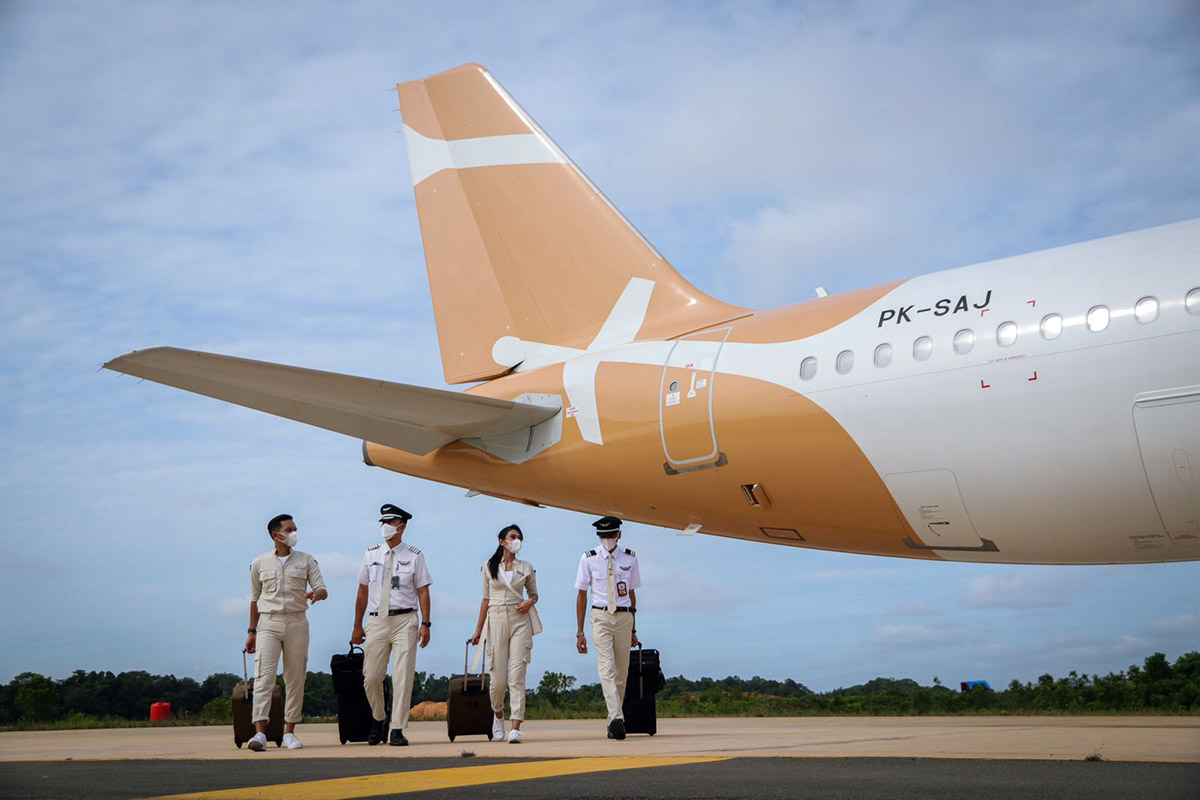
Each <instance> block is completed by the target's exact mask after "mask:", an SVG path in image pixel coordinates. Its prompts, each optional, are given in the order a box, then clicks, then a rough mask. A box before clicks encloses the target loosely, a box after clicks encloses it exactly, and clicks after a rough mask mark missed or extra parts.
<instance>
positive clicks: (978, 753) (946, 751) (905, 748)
mask: <svg viewBox="0 0 1200 800" xmlns="http://www.w3.org/2000/svg"><path fill="white" fill-rule="evenodd" d="M297 733H298V734H299V735H300V738H301V739H302V740H303V742H304V749H302V750H277V749H276V748H275V746H274V745H270V746H268V748H267V751H266V752H265V753H254V752H251V751H250V750H249V749H247V748H242V749H241V750H239V749H237V748H236V747H235V746H234V744H233V733H232V728H230V727H229V726H213V727H161V728H159V727H155V728H118V729H105V730H76V731H17V732H9V733H0V762H5V761H63V760H68V759H70V760H75V761H79V760H85V759H88V760H90V759H258V760H265V759H283V758H287V759H305V758H384V757H386V758H447V757H461V754H462V752H463V751H468V752H474V753H475V754H477V755H478V756H480V757H483V756H487V757H489V758H580V757H593V756H635V755H636V756H684V757H693V756H705V757H739V758H744V757H761V756H795V757H811V758H845V757H857V758H864V757H869V758H987V759H1012V758H1016V759H1056V760H1082V759H1084V758H1087V757H1088V756H1100V757H1101V758H1102V759H1104V760H1105V761H1157V762H1177V763H1200V717H1165V716H1164V717H1155V716H1142V717H1115V716H1114V717H771V718H761V717H758V718H715V719H714V718H704V719H697V718H687V719H660V720H659V721H658V734H657V735H656V736H652V737H651V736H645V735H634V734H631V735H630V736H629V737H628V738H627V739H625V740H624V741H613V740H610V739H607V738H605V729H604V721H603V720H547V721H536V720H535V721H530V722H527V723H526V724H525V726H524V729H523V733H524V734H525V741H524V742H523V743H522V744H519V745H513V744H508V743H506V742H490V741H488V740H487V737H484V736H459V737H458V738H457V739H456V740H455V741H454V742H450V741H449V740H448V739H447V737H446V724H445V723H444V722H413V723H410V725H409V727H408V729H407V731H406V733H407V736H408V739H409V741H410V742H411V743H412V744H411V746H409V747H388V746H379V747H368V746H367V745H366V744H363V743H358V744H355V743H350V744H346V745H342V744H340V743H339V742H338V738H337V726H336V725H333V724H321V725H301V726H300V727H299V728H298V730H297ZM1197 794H1198V796H1200V792H1198V793H1197Z"/></svg>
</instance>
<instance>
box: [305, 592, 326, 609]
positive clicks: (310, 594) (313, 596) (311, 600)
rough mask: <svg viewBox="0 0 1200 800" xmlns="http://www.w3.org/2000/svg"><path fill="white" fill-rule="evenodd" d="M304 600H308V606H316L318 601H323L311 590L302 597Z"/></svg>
mask: <svg viewBox="0 0 1200 800" xmlns="http://www.w3.org/2000/svg"><path fill="white" fill-rule="evenodd" d="M304 598H305V599H306V600H308V604H309V605H310V606H311V605H316V602H317V601H318V600H324V599H325V598H324V597H317V592H316V590H313V591H311V592H308V593H307V594H305V595H304Z"/></svg>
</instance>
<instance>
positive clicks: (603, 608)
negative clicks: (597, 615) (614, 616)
mask: <svg viewBox="0 0 1200 800" xmlns="http://www.w3.org/2000/svg"><path fill="white" fill-rule="evenodd" d="M592 608H594V609H596V610H597V611H608V606H592ZM615 610H616V613H618V614H620V613H621V612H622V611H628V612H629V613H631V614H636V613H637V609H636V608H628V607H626V606H617V607H616V609H615Z"/></svg>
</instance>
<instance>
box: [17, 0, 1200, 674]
mask: <svg viewBox="0 0 1200 800" xmlns="http://www.w3.org/2000/svg"><path fill="white" fill-rule="evenodd" d="M472 61H474V62H479V63H482V64H484V65H486V66H487V67H488V68H489V69H490V70H491V71H492V72H493V74H494V75H495V76H496V77H497V78H498V79H499V80H500V81H501V83H503V84H504V85H505V87H506V88H507V89H508V90H509V92H510V93H511V94H512V95H513V96H514V97H515V98H516V99H517V100H518V101H519V102H520V103H521V104H522V105H523V106H524V108H525V109H526V110H527V111H528V112H529V113H530V114H531V115H532V116H533V117H534V118H535V119H537V120H538V122H539V124H540V125H541V126H542V127H543V128H544V129H545V130H546V131H547V132H548V133H549V134H550V135H551V136H552V137H553V138H554V139H555V140H556V141H557V142H558V144H559V145H560V146H561V147H562V148H563V149H564V150H565V151H566V152H567V153H568V154H570V155H571V157H572V158H573V159H574V160H575V162H576V163H577V164H579V166H580V167H581V168H582V169H583V170H584V171H586V172H587V173H588V174H589V176H590V177H591V178H592V179H593V181H595V183H596V184H597V185H598V186H600V187H601V188H602V189H603V190H604V191H605V193H606V194H607V195H608V196H609V198H610V199H611V200H612V201H613V202H614V203H615V204H616V205H617V206H618V207H619V208H621V210H622V211H623V212H624V213H625V215H626V216H627V217H629V218H630V219H631V220H632V221H633V222H634V224H636V225H637V226H638V228H639V229H640V230H641V231H642V232H643V233H644V234H645V235H646V237H647V238H648V239H649V240H650V241H651V242H653V243H654V244H655V246H656V247H657V248H658V249H659V250H660V251H661V252H662V253H663V254H664V255H665V256H666V257H667V258H668V259H669V260H670V261H671V262H672V263H673V264H674V265H675V266H676V267H677V268H678V269H679V270H680V272H681V273H682V274H683V275H684V276H685V277H686V278H687V279H688V280H690V281H691V282H693V283H694V284H695V285H697V286H698V287H699V288H700V289H702V290H704V291H705V292H707V293H709V294H712V295H714V296H716V297H719V298H721V299H723V300H726V301H728V302H731V303H735V304H738V305H745V306H751V307H756V308H766V307H771V306H775V305H779V304H781V303H784V302H795V301H799V300H803V299H807V298H809V297H811V296H813V295H812V293H813V288H814V287H816V286H824V287H827V288H828V289H829V290H830V291H831V292H839V291H845V290H849V289H853V288H858V287H862V286H869V285H873V284H875V283H879V282H882V281H889V280H895V279H899V278H904V277H909V276H912V275H917V274H923V273H926V272H931V271H934V270H939V269H945V268H950V267H955V266H961V265H964V264H970V263H975V262H979V261H985V260H988V259H992V258H998V257H1002V256H1006V255H1015V254H1019V253H1024V252H1030V251H1033V250H1038V249H1042V248H1046V247H1052V246H1056V245H1061V244H1068V243H1071V242H1075V241H1082V240H1086V239H1090V238H1095V237H1099V236H1104V235H1109V234H1115V233H1121V232H1125V231H1130V230H1136V229H1139V228H1145V227H1152V226H1155V225H1161V224H1166V223H1170V222H1175V221H1179V220H1184V219H1190V218H1195V217H1200V159H1197V158H1196V145H1195V143H1196V141H1198V140H1200V81H1198V80H1197V75H1198V74H1200V6H1197V5H1196V4H1195V3H1194V2H1170V1H1168V0H1151V2H1145V0H1140V1H1138V2H1118V1H1114V2H1100V3H1096V2H1065V1H1064V2H1056V3H1037V2H980V3H970V4H964V3H923V2H908V3H906V2H880V3H856V2H838V3H794V4H793V3H754V2H733V3H719V2H709V3H703V4H701V3H668V2H664V3H653V4H646V3H633V2H596V3H591V2H571V3H560V4H553V5H551V6H546V5H545V4H543V3H520V2H514V3H504V4H497V3H482V2H481V3H438V4H430V3H406V2H388V3H376V2H356V3H337V4H334V3H308V2H288V3H281V2H261V3H253V4H246V3H226V2H198V3H188V2H171V3H151V2H112V3H105V4H95V3H72V2H57V3H37V2H13V1H12V0H7V1H5V0H0V287H2V289H3V291H0V680H3V681H7V680H9V679H11V677H13V676H15V675H16V674H18V673H21V672H24V671H36V672H41V673H43V674H48V675H52V676H54V677H65V676H66V675H68V674H70V673H71V672H72V671H73V670H76V669H87V670H93V669H94V670H113V671H120V670H131V669H144V670H149V671H151V672H156V673H173V674H176V675H180V676H182V675H190V676H193V677H204V676H206V675H208V674H209V673H212V672H217V671H224V672H238V671H239V670H240V658H239V657H238V654H239V651H240V649H241V647H242V643H243V641H244V637H245V627H246V618H247V610H246V609H247V601H248V594H249V581H248V573H247V566H248V564H249V562H250V561H251V560H252V559H253V558H254V557H255V556H256V555H258V554H259V553H261V552H264V551H265V550H267V549H269V541H268V539H267V535H266V532H265V523H266V521H267V520H268V519H269V518H270V517H272V516H273V515H275V514H277V513H281V512H282V513H290V514H293V515H294V516H295V517H296V519H297V522H298V524H299V533H300V543H299V545H298V546H299V548H300V549H302V550H305V551H307V552H310V553H313V554H315V555H316V556H317V558H318V560H319V561H320V564H321V566H322V569H323V572H324V575H325V579H326V582H327V584H328V586H329V592H330V599H329V600H328V601H327V602H324V603H320V604H318V605H317V606H315V607H314V608H313V609H312V610H311V611H310V612H309V620H310V624H311V630H312V645H311V648H310V660H309V664H310V669H328V659H329V657H330V656H331V655H332V654H334V653H336V652H340V651H344V650H345V648H346V642H347V640H348V638H349V635H350V629H351V624H352V622H353V619H352V617H353V598H354V594H355V590H356V585H355V577H354V576H355V574H356V572H357V568H358V564H359V562H360V559H361V558H362V553H363V551H364V550H365V549H366V548H367V547H368V546H370V545H372V544H375V543H376V542H377V541H378V537H379V532H378V523H377V518H378V513H377V509H378V507H379V506H380V504H381V503H384V502H391V503H396V504H398V505H401V506H403V507H405V508H406V509H408V510H409V511H411V512H413V514H414V517H415V518H414V519H413V521H412V522H411V523H410V524H409V528H408V532H407V533H406V534H405V540H406V541H407V542H409V543H410V544H412V545H414V546H416V547H418V548H421V549H422V551H423V552H424V553H425V554H426V557H427V560H428V564H429V568H430V570H431V572H432V574H433V577H434V585H433V590H432V591H433V614H432V619H433V622H434V627H433V629H432V631H433V637H432V643H431V645H430V646H429V648H428V649H426V650H424V651H422V652H421V653H420V655H419V657H418V660H417V668H418V669H420V670H424V671H431V672H434V673H438V674H447V673H450V672H452V671H460V670H461V664H462V659H463V644H462V643H463V642H464V640H465V639H466V637H467V636H469V635H470V634H471V632H472V631H473V626H474V620H475V615H476V613H477V610H478V606H479V599H480V598H479V584H478V569H479V564H480V563H481V562H482V561H483V560H484V559H485V558H486V557H487V556H488V555H489V554H490V553H491V551H492V549H493V547H494V543H495V533H496V531H498V530H499V528H500V527H502V526H503V525H505V524H507V523H510V522H516V523H518V524H520V525H521V526H522V528H523V529H524V531H525V534H526V542H525V549H524V550H523V551H522V557H523V558H528V559H529V560H531V561H532V562H533V563H534V564H535V566H536V567H537V569H538V577H539V589H540V590H541V593H542V595H541V602H540V604H539V610H540V611H541V614H542V619H543V622H544V623H545V626H546V631H545V633H543V634H542V635H540V636H538V637H537V640H536V641H535V645H534V651H533V662H532V664H531V667H530V684H531V685H536V682H537V681H538V680H539V679H540V676H541V674H542V672H543V671H544V670H553V671H556V672H565V673H568V674H572V675H575V676H576V677H577V678H578V679H579V680H580V682H581V683H589V682H595V680H596V677H595V675H596V673H595V661H594V656H586V657H585V656H580V655H577V654H576V653H575V652H574V630H575V621H574V595H575V590H574V588H573V585H572V584H573V579H574V574H575V568H576V565H577V562H578V558H579V555H580V554H581V552H582V551H583V550H585V549H588V548H590V547H593V546H594V542H595V537H594V536H593V535H592V528H591V527H590V522H591V518H590V517H587V516H584V515H582V514H577V513H572V512H568V511H563V510H556V509H535V508H530V507H526V506H520V505H516V504H512V503H507V502H504V501H501V500H495V499H491V498H487V497H482V496H480V497H474V498H466V497H464V496H463V492H462V490H460V489H457V488H453V487H447V486H442V485H439V484H434V483H429V482H425V481H421V480H418V479H415V478H410V477H407V476H403V475H397V474H394V473H389V472H386V471H383V470H380V469H373V468H369V467H367V466H365V465H364V464H362V462H361V457H360V443H359V442H358V441H356V440H353V439H350V438H347V437H343V436H339V435H337V434H334V433H330V432H327V431H322V430H317V429H314V428H309V427H307V426H304V425H300V424H298V423H293V422H290V421H287V420H283V419H278V418H275V417H271V416H268V415H265V414H260V413H257V412H253V411H249V410H245V409H241V408H237V407H234V406H230V405H227V404H224V403H220V402H217V401H214V400H210V399H207V398H202V397H198V396H196V395H191V394H188V393H186V392H180V391H177V390H174V389H169V388H167V387H163V386H159V385H157V384H153V383H148V382H138V381H136V380H134V379H131V378H128V377H120V376H117V375H116V374H114V373H111V372H108V371H100V370H99V369H98V368H99V366H100V364H102V363H103V362H105V361H107V360H109V359H111V358H113V357H115V356H117V355H119V354H121V353H124V352H127V351H130V350H134V349H140V348H146V347H151V346H156V345H173V346H177V347H185V348H191V349H197V350H205V351H211V352H218V353H226V354H230V355H236V356H242V357H248V358H256V359H263V360H268V361H276V362H281V363H286V364H295V365H299V366H305V367H312V368H316V369H324V370H331V371H336V372H344V373H349V374H355V375H364V376H369V377H375V378H381V379H386V380H392V381H399V382H403V383H411V384H418V385H425V386H434V387H444V386H445V384H444V382H443V376H442V372H441V363H440V359H439V357H438V349H437V338H436V336H437V332H436V329H435V326H434V321H433V314H432V307H431V304H430V299H429V287H428V283H427V280H426V276H425V267H424V258H423V254H422V251H421V242H420V231H419V228H418V224H417V216H416V211H415V205H414V199H413V193H412V188H411V182H410V178H409V172H408V163H407V156H406V154H405V151H404V140H403V136H402V135H400V134H399V131H400V127H401V121H400V117H399V115H398V114H397V113H396V107H397V101H396V95H395V92H394V84H395V83H396V82H397V81H399V80H411V79H414V78H421V77H426V76H428V75H431V74H434V73H437V72H440V71H442V70H445V69H449V68H451V67H454V66H457V65H459V64H462V63H466V62H472ZM623 541H624V543H625V544H626V545H628V546H629V547H631V548H633V549H634V550H636V551H637V553H638V555H639V558H640V561H641V564H642V574H643V580H644V584H645V585H644V586H643V588H642V589H641V590H639V592H638V599H639V608H640V610H641V613H640V614H639V620H638V622H639V633H640V634H641V635H642V638H643V639H644V640H645V642H646V644H647V646H652V647H657V648H658V649H660V650H661V651H662V654H663V655H662V659H663V664H664V668H665V670H666V672H667V673H668V674H671V675H677V674H683V675H686V676H688V677H692V678H695V677H700V676H703V675H707V676H714V677H723V676H726V675H740V676H743V677H750V676H752V675H761V676H763V677H768V678H777V679H783V678H793V679H795V680H797V681H800V682H801V683H804V684H805V685H807V686H809V687H810V688H812V689H814V690H829V689H833V688H836V687H839V686H849V685H852V684H855V683H860V682H863V681H866V680H869V679H871V678H874V677H876V676H893V677H912V678H915V679H917V680H919V681H921V682H922V683H928V682H930V681H932V679H933V678H934V677H935V676H937V677H939V678H940V679H941V680H942V681H943V682H944V683H947V684H951V685H953V684H956V683H957V682H958V681H960V680H967V679H981V678H982V679H987V680H990V681H991V682H992V683H993V685H997V684H1001V685H1004V684H1007V682H1008V681H1009V680H1011V679H1014V678H1016V679H1019V680H1022V681H1026V680H1034V679H1036V678H1037V676H1039V675H1041V674H1043V673H1047V672H1049V673H1052V674H1055V675H1063V674H1065V673H1066V672H1067V671H1068V670H1072V669H1074V670H1079V671H1080V672H1088V673H1095V672H1099V673H1102V674H1103V673H1107V672H1109V671H1113V670H1121V669H1124V668H1126V667H1127V666H1128V665H1129V664H1133V663H1141V661H1142V659H1143V658H1145V656H1147V655H1149V654H1151V653H1153V652H1155V651H1162V652H1164V653H1166V654H1167V655H1168V657H1170V658H1172V659H1174V658H1176V657H1177V656H1178V655H1179V654H1181V653H1183V652H1186V651H1188V650H1195V649H1200V602H1198V601H1200V562H1192V563H1176V564H1159V565H1139V566H1108V567H1033V566H995V565H979V564H953V563H931V562H922V561H910V560H903V559H885V558H876V557H868V556H858V555H849V554H839V553H826V552H819V551H809V550H802V549H790V548H781V547H774V546H771V545H766V544H758V543H743V542H735V541H730V540H724V539H721V538H718V537H711V536H705V535H699V536H692V537H681V536H677V535H676V533H675V532H673V531H667V530H663V529H659V528H654V527H649V526H642V525H628V526H627V527H626V531H625V538H624V540H623Z"/></svg>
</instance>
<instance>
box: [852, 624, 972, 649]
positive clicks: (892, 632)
mask: <svg viewBox="0 0 1200 800" xmlns="http://www.w3.org/2000/svg"><path fill="white" fill-rule="evenodd" d="M961 641H962V637H961V635H960V634H959V633H958V631H957V630H955V629H953V628H946V627H934V626H932V625H881V626H880V627H878V628H876V629H875V635H874V638H873V640H872V644H873V645H874V646H875V647H876V648H877V649H880V650H887V651H904V650H907V649H909V648H919V647H941V646H945V645H951V644H956V643H959V642H961Z"/></svg>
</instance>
